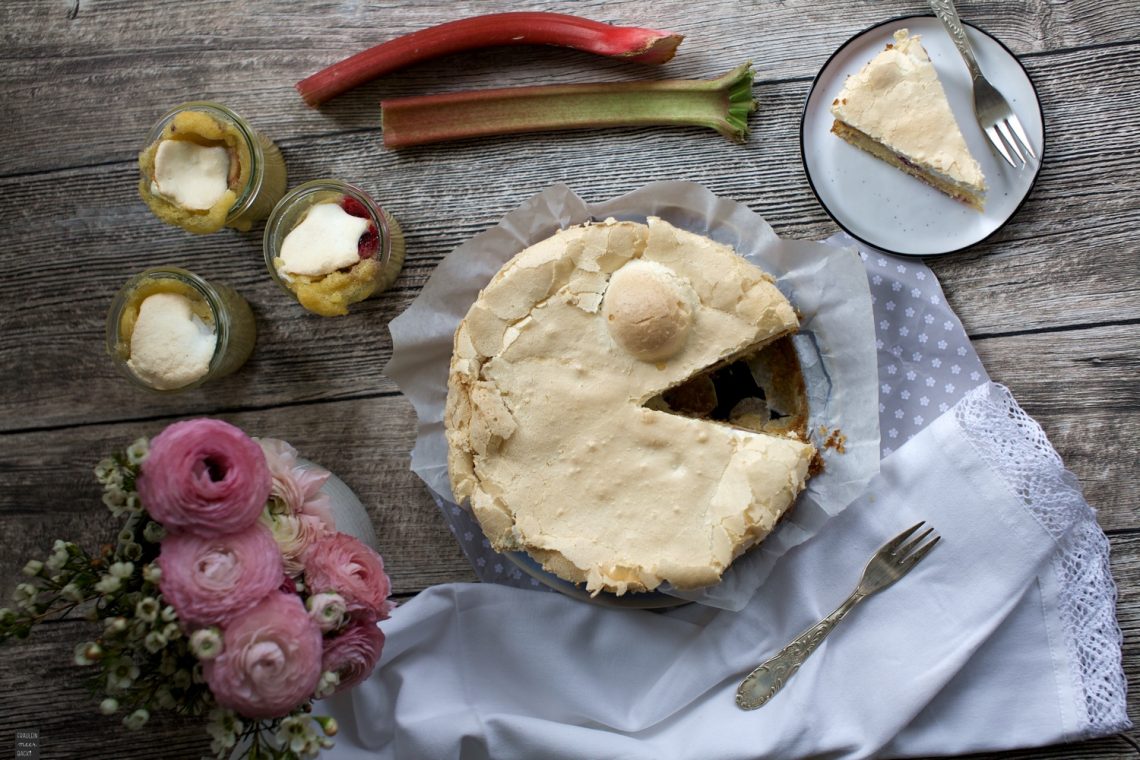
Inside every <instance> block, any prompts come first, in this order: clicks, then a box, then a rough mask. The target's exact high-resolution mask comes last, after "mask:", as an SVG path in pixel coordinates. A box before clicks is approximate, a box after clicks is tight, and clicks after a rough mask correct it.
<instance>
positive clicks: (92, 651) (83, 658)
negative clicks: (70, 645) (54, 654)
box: [74, 641, 103, 665]
mask: <svg viewBox="0 0 1140 760" xmlns="http://www.w3.org/2000/svg"><path fill="white" fill-rule="evenodd" d="M101 659H103V647H101V646H99V645H98V644H96V643H95V642H94V641H85V642H83V643H82V644H77V645H76V646H75V658H74V660H75V664H76V665H94V664H95V663H96V662H98V661H99V660H101Z"/></svg>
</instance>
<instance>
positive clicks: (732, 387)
mask: <svg viewBox="0 0 1140 760" xmlns="http://www.w3.org/2000/svg"><path fill="white" fill-rule="evenodd" d="M797 327H798V323H797V318H796V314H795V312H794V310H793V308H792V305H791V304H790V303H789V301H788V300H787V299H786V298H785V297H784V296H783V295H782V294H781V293H780V291H779V290H778V289H777V288H776V286H775V285H774V283H773V281H772V278H771V277H770V276H769V275H767V274H765V273H764V272H762V271H761V270H760V269H758V268H756V267H754V266H752V265H751V264H749V263H748V262H746V261H745V260H744V259H742V258H741V257H740V256H738V255H737V254H736V253H735V252H734V251H733V250H732V249H731V248H730V247H728V246H725V245H721V244H719V243H716V242H714V241H712V240H710V239H708V238H705V237H701V236H699V235H696V234H693V233H690V232H686V231H684V230H681V229H678V228H676V227H673V226H671V225H670V224H668V223H667V222H665V221H662V220H660V219H656V218H650V219H649V220H648V224H640V223H635V222H618V221H614V220H607V221H605V222H602V223H597V224H587V225H582V226H577V227H571V228H569V229H566V230H562V231H559V232H558V233H556V234H555V235H554V236H553V237H550V238H548V239H546V240H543V241H541V242H539V243H537V244H535V245H533V246H531V247H529V248H527V249H526V250H524V251H522V252H521V253H519V254H518V255H517V256H515V257H514V258H513V259H511V260H510V261H509V262H508V263H507V264H506V265H504V266H503V268H502V269H501V270H500V271H499V273H498V274H497V275H496V276H495V277H494V278H493V279H492V281H491V283H490V284H489V285H488V286H487V287H486V288H485V289H484V290H483V291H482V292H481V293H480V295H479V298H478V299H477V300H476V302H475V303H474V305H472V307H471V308H470V310H469V311H468V312H467V315H466V317H465V318H464V319H463V321H462V322H461V324H460V326H459V328H458V330H457V331H456V334H455V343H454V352H453V355H452V360H451V368H450V375H449V379H448V396H447V408H446V412H445V427H446V433H447V440H448V444H449V459H448V469H449V474H450V478H451V483H452V488H453V490H454V493H455V497H456V499H457V500H459V501H460V502H461V503H467V504H469V505H470V507H471V509H472V511H473V512H474V514H475V516H476V518H477V519H478V521H479V523H480V524H481V526H482V527H483V530H484V532H485V533H486V535H487V537H488V538H489V539H490V541H491V543H492V545H493V546H494V547H495V548H496V549H497V550H499V551H520V550H521V551H525V552H527V553H529V554H530V555H531V556H532V557H533V558H535V559H536V560H537V561H539V562H540V563H542V565H543V566H544V567H545V568H546V569H547V570H548V571H550V572H552V573H554V574H556V575H558V576H560V577H562V578H564V579H566V580H569V581H572V582H575V583H584V584H585V586H586V589H587V590H588V591H590V592H591V593H597V592H599V591H603V590H604V591H607V592H612V593H615V594H624V593H626V592H633V591H647V590H652V589H655V588H656V587H658V586H659V585H660V584H661V583H663V582H669V583H671V584H673V585H674V586H676V587H678V588H683V589H689V588H698V587H701V586H706V585H709V584H712V583H715V582H717V581H718V580H719V578H720V577H721V575H722V573H723V572H724V571H725V569H726V568H727V567H728V566H729V565H730V564H731V563H732V561H733V560H734V559H735V558H736V557H737V556H739V555H740V554H741V553H742V552H744V551H745V550H746V549H748V548H749V547H751V546H753V545H755V544H757V543H758V542H760V541H761V540H762V539H763V538H764V537H765V536H767V535H768V534H769V533H770V532H771V530H772V529H773V527H774V526H775V525H776V523H777V521H778V520H779V519H780V517H781V516H782V515H783V514H784V513H785V512H786V511H787V510H788V509H789V508H790V507H791V506H792V504H793V502H794V501H795V499H796V497H797V495H798V494H799V493H800V491H801V490H802V489H803V488H804V486H805V483H806V481H807V479H808V477H809V472H810V470H811V466H812V464H813V459H814V457H815V453H816V451H815V448H814V446H813V445H812V444H811V443H810V442H809V441H808V436H807V434H806V428H807V409H806V401H805V394H804V392H803V381H802V377H801V375H800V373H799V366H798V362H797V361H796V359H795V353H794V351H793V350H792V349H791V347H790V346H789V345H788V341H787V338H786V336H788V335H790V334H791V333H793V332H795V331H796V329H797Z"/></svg>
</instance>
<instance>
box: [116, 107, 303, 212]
mask: <svg viewBox="0 0 1140 760" xmlns="http://www.w3.org/2000/svg"><path fill="white" fill-rule="evenodd" d="M139 169H140V171H141V177H140V178H139V194H140V195H141V196H142V199H143V200H144V201H145V202H146V204H147V206H149V207H150V210H151V211H153V212H154V215H155V216H157V217H158V218H159V219H161V220H162V221H164V222H166V223H167V224H173V225H175V226H177V227H181V228H182V229H184V230H188V231H189V232H195V233H200V234H204V233H208V232H216V231H217V230H220V229H221V228H222V227H233V228H234V229H237V230H241V231H243V232H245V231H248V230H249V229H250V228H251V227H252V226H253V225H254V224H255V223H257V222H260V221H261V220H263V219H265V218H266V217H267V216H269V213H270V211H272V210H273V206H274V205H275V204H276V203H277V201H278V200H280V198H281V196H282V195H284V194H285V159H284V158H283V157H282V156H281V151H280V150H279V149H278V148H277V146H276V145H274V144H273V142H272V141H270V140H269V139H268V138H266V137H265V136H263V135H262V134H260V133H259V132H255V131H254V130H253V128H252V127H250V126H249V124H247V123H246V121H245V120H244V119H242V118H241V117H240V116H238V115H237V114H236V113H234V112H233V111H231V110H230V109H228V108H226V107H225V106H223V105H219V104H218V103H209V102H204V101H196V102H191V103H183V104H182V105H180V106H178V107H176V108H174V109H171V110H170V111H168V112H167V113H166V114H165V115H163V117H162V118H161V119H159V121H158V123H157V124H155V125H154V126H153V127H152V128H151V130H150V134H148V135H147V139H146V147H144V148H143V150H142V152H141V153H140V154H139Z"/></svg>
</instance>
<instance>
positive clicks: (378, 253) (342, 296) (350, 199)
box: [263, 179, 404, 317]
mask: <svg viewBox="0 0 1140 760" xmlns="http://www.w3.org/2000/svg"><path fill="white" fill-rule="evenodd" d="M322 203H336V204H338V205H340V206H341V208H344V209H345V211H346V212H347V213H349V214H350V215H352V216H359V217H361V218H367V219H368V220H369V221H370V226H369V228H368V230H367V232H366V233H365V235H375V236H376V246H375V251H372V252H367V254H366V255H364V254H362V255H361V258H360V259H359V260H358V261H356V263H354V264H352V265H351V266H349V267H346V268H343V269H338V270H335V271H332V272H328V273H326V274H321V275H299V274H291V273H289V272H285V271H283V270H282V265H283V261H282V259H281V251H282V247H283V246H284V244H285V239H286V238H287V237H288V236H289V233H290V232H292V231H293V230H294V229H295V228H296V227H297V225H299V224H300V223H301V222H303V221H304V219H305V217H306V216H307V215H308V213H309V211H310V210H311V209H312V208H313V207H314V206H317V205H319V204H322ZM350 204H351V208H352V210H349V207H350ZM363 240H364V236H363V235H362V236H361V241H363ZM361 245H363V242H361ZM263 248H264V253H265V266H266V268H268V269H269V274H270V275H271V276H272V277H273V279H274V280H276V281H277V284H278V285H280V286H281V287H282V288H283V289H285V290H286V291H287V292H288V293H290V294H291V295H292V296H293V297H294V298H296V299H297V301H298V303H300V304H301V305H302V306H303V307H305V308H306V309H308V310H309V311H311V312H313V313H315V314H320V315H321V316H325V317H332V316H340V315H344V314H347V313H348V307H349V306H350V305H351V304H354V303H357V302H359V301H363V300H364V299H366V298H371V297H372V296H375V295H377V294H379V293H382V292H384V291H385V290H387V289H388V288H389V287H391V285H392V283H393V282H395V281H396V277H397V276H399V274H400V269H401V268H402V267H403V266H404V234H403V232H402V231H401V230H400V225H399V224H398V223H397V222H396V219H395V218H394V217H393V216H392V215H391V214H389V213H388V212H387V211H385V210H384V209H383V208H381V207H380V206H379V205H378V204H377V203H376V201H374V200H372V197H371V196H369V195H368V193H366V192H364V191H363V190H361V189H360V188H359V187H356V186H355V185H350V184H349V183H347V182H342V181H340V180H335V179H317V180H313V181H312V182H306V183H305V184H303V185H300V186H299V187H296V188H294V189H293V190H291V191H290V192H289V194H288V195H286V196H285V197H284V198H282V199H281V202H280V203H278V204H277V207H276V208H274V209H273V213H272V214H270V216H269V221H268V222H266V224H265V236H264V242H263Z"/></svg>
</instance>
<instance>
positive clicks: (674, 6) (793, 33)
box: [0, 0, 1140, 174]
mask: <svg viewBox="0 0 1140 760" xmlns="http://www.w3.org/2000/svg"><path fill="white" fill-rule="evenodd" d="M77 2H78V0H77ZM528 5H529V7H530V8H533V9H536V10H553V11H559V12H567V13H577V14H580V15H584V16H588V17H592V18H596V19H599V20H603V21H610V22H613V23H625V24H633V25H641V26H653V27H657V28H665V29H670V30H674V31H677V32H680V33H683V34H685V35H686V40H685V42H684V44H683V45H682V47H681V49H680V53H679V55H678V57H677V58H676V59H675V60H674V61H672V62H670V63H669V64H668V65H667V66H666V67H663V68H661V69H655V68H652V67H647V66H638V65H631V64H625V63H621V62H618V61H610V60H599V59H596V58H594V57H592V56H588V55H586V54H582V53H575V52H570V51H558V50H534V49H513V50H512V49H508V50H490V51H485V52H481V53H474V54H466V55H461V56H452V57H449V58H448V59H446V60H444V61H440V62H436V63H427V64H423V65H420V66H417V67H414V68H412V69H410V70H408V71H405V72H398V73H395V74H392V75H390V76H388V77H386V78H385V79H384V80H383V81H382V82H377V83H373V84H371V85H368V86H365V87H363V88H361V89H360V90H359V91H358V92H356V93H354V94H352V95H350V96H347V97H344V98H341V99H339V100H338V101H337V102H335V103H333V104H331V105H330V106H328V107H327V108H326V109H325V110H324V111H322V112H316V111H312V110H311V109H308V108H307V107H306V106H305V105H304V104H303V103H302V102H301V100H300V98H299V97H298V96H297V95H296V93H295V92H294V91H293V89H292V86H293V84H294V83H295V82H296V81H298V80H299V79H301V78H303V77H305V76H307V75H309V74H311V73H313V72H315V71H317V70H318V69H320V68H321V67H323V66H325V65H328V64H330V63H332V62H334V61H336V60H339V59H340V58H343V57H345V56H346V55H348V54H350V53H353V52H356V51H358V50H362V49H365V48H367V47H369V46H371V45H374V44H377V43H379V42H381V41H383V40H386V39H389V38H391V37H393V36H396V35H398V34H402V33H406V32H410V31H415V30H417V29H421V28H423V27H425V26H429V25H431V24H434V23H439V22H440V21H443V20H451V19H455V18H460V17H463V16H467V15H475V14H481V13H491V12H496V11H504V10H517V9H518V6H517V4H514V3H509V2H506V1H505V0H495V2H476V1H475V0H465V1H464V2H456V3H443V2H431V3H414V4H406V7H404V5H402V4H370V3H347V2H313V3H304V4H299V5H290V6H283V5H282V4H280V3H274V2H271V0H256V2H253V1H251V2H233V1H232V0H206V1H204V2H196V3H193V4H185V5H179V4H172V3H143V4H140V3H132V2H121V1H120V2H114V1H111V0H82V2H78V12H76V13H74V14H73V13H72V10H73V8H74V6H73V4H72V3H71V2H56V3H44V2H41V1H39V0H12V1H11V2H7V3H4V4H3V6H2V7H0V30H3V31H2V32H0V35H2V37H0V39H3V47H4V51H5V53H4V56H3V58H2V59H0V60H2V69H0V101H3V102H4V103H5V105H6V119H7V125H6V127H7V129H8V130H10V133H9V137H8V141H9V148H10V149H9V150H7V151H5V152H4V153H3V154H2V155H0V174H12V173H17V172H27V171H40V170H43V169H46V168H59V167H65V166H76V165H88V164H100V163H105V162H108V161H122V160H126V159H128V158H129V157H130V156H131V154H132V153H134V152H135V151H137V150H138V148H139V147H140V146H139V141H140V140H141V139H142V137H143V135H144V134H145V131H146V128H147V127H148V126H149V125H150V124H151V123H153V122H154V120H155V119H156V117H157V116H158V115H159V114H160V113H161V112H162V111H164V110H165V109H166V108H168V107H169V106H171V105H173V104H175V103H178V102H182V101H185V100H194V99H200V98H203V97H205V98H213V99H220V100H223V101H225V102H227V103H228V104H229V105H230V106H231V107H233V108H235V109H236V110H237V111H238V112H239V113H243V114H244V115H246V116H247V117H248V118H249V119H250V120H251V121H252V122H253V123H254V124H255V125H257V126H259V127H261V128H262V129H264V130H266V131H267V132H268V133H269V134H271V135H272V136H274V137H276V138H280V139H285V140H288V139H292V138H295V137H297V136H299V135H311V134H321V133H327V132H333V131H338V130H342V129H345V128H367V129H372V128H375V127H376V124H377V113H376V103H377V102H378V101H379V99H380V98H381V97H389V96H399V95H408V94H415V93H427V92H438V91H442V90H449V89H469V88H475V87H489V86H509V85H523V84H534V83H539V82H548V81H604V80H619V79H632V78H654V77H707V76H714V75H716V74H719V73H722V72H723V71H727V70H728V69H730V68H732V66H734V65H736V64H738V63H740V62H742V61H744V60H749V59H751V60H753V61H755V62H756V64H757V66H758V69H759V72H760V76H761V78H762V79H766V80H773V79H788V78H810V77H812V76H813V75H814V74H815V72H816V71H817V70H818V68H819V67H820V66H821V65H822V64H823V62H824V61H825V60H826V59H827V57H828V56H829V55H830V54H831V52H832V51H833V50H834V49H835V48H836V47H838V46H839V45H840V44H841V43H842V42H843V41H844V40H846V39H847V38H848V37H850V36H851V35H853V34H855V33H856V32H858V31H859V30H861V29H863V28H865V27H868V26H870V25H872V24H875V23H878V22H880V21H883V20H886V19H888V18H891V17H894V16H899V15H907V14H913V13H928V8H927V5H926V4H925V3H923V2H919V1H918V0H906V2H895V3H891V4H890V5H889V6H887V5H884V4H881V3H854V4H848V5H847V6H844V7H843V8H842V9H841V10H837V8H836V7H835V6H833V5H831V4H828V3H814V4H806V5H805V4H800V3H763V2H751V3H734V4H719V5H718V4H716V3H710V4H708V7H707V8H705V9H702V10H697V9H694V7H693V5H692V3H686V2H680V0H672V1H671V2H652V3H651V2H647V1H646V0H628V1H627V2H622V3H613V2H604V1H603V0H591V1H590V2H569V1H568V0H567V1H564V2H540V3H530V4H528ZM962 14H963V16H964V17H965V18H966V19H968V20H970V21H972V22H974V23H977V24H978V25H979V26H981V27H982V28H984V29H987V30H988V31H990V32H991V33H993V34H994V35H996V36H997V37H998V38H999V39H1001V40H1003V41H1004V42H1005V43H1006V44H1008V45H1009V46H1010V47H1011V48H1012V49H1013V50H1014V51H1015V52H1017V53H1036V52H1042V51H1049V50H1058V49H1068V48H1074V47H1078V46H1082V45H1092V44H1104V43H1107V42H1121V41H1130V40H1135V39H1136V29H1137V26H1138V24H1140V10H1138V7H1137V5H1136V4H1135V3H1132V2H1130V1H1129V0H1112V2H1098V1H1097V0H1082V1H1081V2H1058V1H1057V0H1052V1H1050V0H1024V1H1022V2H1016V3H1010V2H1003V3H966V4H964V5H963V7H962ZM72 16H74V17H72ZM128 92H129V93H131V97H129V98H123V97H120V95H121V94H122V93H128ZM108 102H111V103H113V104H114V105H113V107H110V108H108V107H107V103H108Z"/></svg>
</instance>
